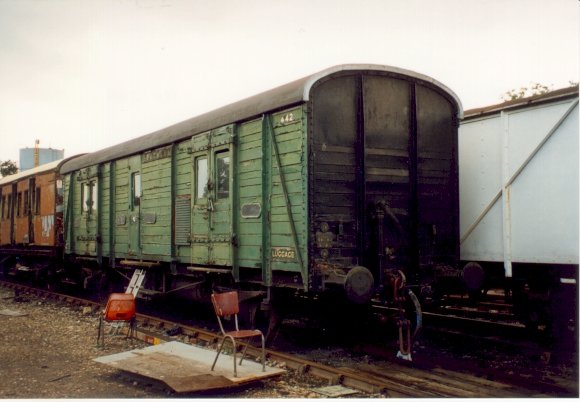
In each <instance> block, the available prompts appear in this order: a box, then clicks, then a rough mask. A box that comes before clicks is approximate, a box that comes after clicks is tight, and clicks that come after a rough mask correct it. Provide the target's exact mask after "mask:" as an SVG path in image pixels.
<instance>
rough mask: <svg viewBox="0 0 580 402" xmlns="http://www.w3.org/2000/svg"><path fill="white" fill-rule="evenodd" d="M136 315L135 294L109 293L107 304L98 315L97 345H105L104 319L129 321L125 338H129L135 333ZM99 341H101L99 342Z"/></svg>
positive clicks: (107, 320) (108, 320)
mask: <svg viewBox="0 0 580 402" xmlns="http://www.w3.org/2000/svg"><path fill="white" fill-rule="evenodd" d="M136 316H137V314H136V309H135V296H133V295H132V294H131V293H111V295H110V296H109V300H108V301H107V306H106V307H105V310H103V313H102V314H101V316H100V317H99V332H98V335H97V346H105V325H104V324H105V321H106V322H127V323H129V331H128V332H127V338H130V337H132V336H133V335H134V334H135V318H136ZM99 341H101V343H100V344H99Z"/></svg>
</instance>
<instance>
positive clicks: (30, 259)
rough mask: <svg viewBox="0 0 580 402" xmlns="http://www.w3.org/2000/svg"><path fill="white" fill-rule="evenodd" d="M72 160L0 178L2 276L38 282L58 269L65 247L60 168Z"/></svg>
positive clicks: (0, 258)
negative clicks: (20, 277)
mask: <svg viewBox="0 0 580 402" xmlns="http://www.w3.org/2000/svg"><path fill="white" fill-rule="evenodd" d="M72 158H74V157H72ZM72 158H67V159H61V160H57V161H54V162H50V163H47V164H44V165H41V166H38V167H35V168H32V169H29V170H26V171H23V172H19V173H16V174H13V175H10V176H7V177H4V178H2V179H0V267H1V268H2V270H1V272H2V273H3V274H4V275H5V276H6V275H8V276H17V275H18V276H24V277H25V278H28V279H32V280H35V281H37V282H39V283H41V282H44V281H45V280H47V276H50V275H51V273H53V272H54V271H55V270H56V269H57V267H58V265H59V262H60V261H61V258H62V250H63V245H64V240H63V232H62V228H63V205H62V203H63V187H62V180H61V177H60V167H61V166H62V164H63V163H64V162H65V161H67V160H70V159H72Z"/></svg>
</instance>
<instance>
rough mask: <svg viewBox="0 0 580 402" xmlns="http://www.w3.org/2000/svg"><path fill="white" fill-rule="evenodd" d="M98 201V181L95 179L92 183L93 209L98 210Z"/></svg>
mask: <svg viewBox="0 0 580 402" xmlns="http://www.w3.org/2000/svg"><path fill="white" fill-rule="evenodd" d="M98 201H99V197H98V188H97V182H96V181H94V182H92V183H91V204H92V210H93V211H96V210H97V202H98Z"/></svg>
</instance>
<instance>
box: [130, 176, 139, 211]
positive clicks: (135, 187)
mask: <svg viewBox="0 0 580 402" xmlns="http://www.w3.org/2000/svg"><path fill="white" fill-rule="evenodd" d="M132 176H133V180H132V181H133V184H132V186H133V206H134V207H137V206H139V205H141V173H139V172H136V173H133V175H132Z"/></svg>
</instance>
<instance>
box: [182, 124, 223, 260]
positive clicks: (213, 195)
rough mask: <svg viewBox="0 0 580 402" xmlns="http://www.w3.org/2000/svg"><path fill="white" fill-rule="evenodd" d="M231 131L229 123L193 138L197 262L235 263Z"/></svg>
mask: <svg viewBox="0 0 580 402" xmlns="http://www.w3.org/2000/svg"><path fill="white" fill-rule="evenodd" d="M231 133H232V126H227V127H223V128H220V129H216V130H212V131H211V132H207V133H204V134H202V135H197V136H195V137H194V138H193V194H192V196H193V199H194V203H193V204H194V205H193V213H192V236H191V244H192V253H191V255H192V263H193V264H199V265H218V266H231V264H232V247H233V245H232V202H231V191H230V189H231V188H232V173H231V172H232V163H231V162H232V156H231V142H232V138H233V137H232V134H231Z"/></svg>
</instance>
